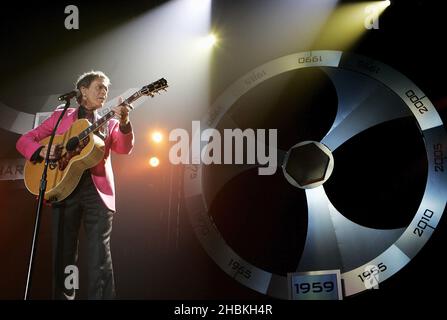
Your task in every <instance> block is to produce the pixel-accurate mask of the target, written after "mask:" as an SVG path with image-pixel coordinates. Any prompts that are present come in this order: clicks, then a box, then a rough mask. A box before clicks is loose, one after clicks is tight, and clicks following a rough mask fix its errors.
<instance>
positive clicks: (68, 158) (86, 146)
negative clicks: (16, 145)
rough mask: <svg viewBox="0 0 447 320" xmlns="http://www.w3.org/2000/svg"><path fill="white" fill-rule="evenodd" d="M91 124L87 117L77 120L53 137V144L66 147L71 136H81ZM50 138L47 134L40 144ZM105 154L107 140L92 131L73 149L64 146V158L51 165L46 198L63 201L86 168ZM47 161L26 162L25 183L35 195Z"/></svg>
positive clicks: (43, 143) (94, 164)
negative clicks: (70, 150)
mask: <svg viewBox="0 0 447 320" xmlns="http://www.w3.org/2000/svg"><path fill="white" fill-rule="evenodd" d="M89 126H90V122H89V121H88V120H86V119H79V120H77V121H75V122H74V123H73V124H72V125H71V127H70V128H69V129H68V130H67V131H66V132H65V133H64V134H62V135H56V136H55V137H54V140H53V145H56V144H61V145H63V146H65V145H66V144H67V141H68V140H69V139H70V138H72V137H76V136H78V135H79V134H80V133H81V132H82V131H83V130H85V129H87V128H88V127H89ZM49 140H50V137H47V138H45V139H43V140H42V141H40V144H42V145H46V144H48V142H49ZM103 157H104V141H103V140H102V139H101V138H99V137H98V136H96V135H95V134H93V133H90V134H89V135H88V139H85V140H84V141H82V142H81V143H80V145H79V146H78V148H77V149H76V150H75V151H73V152H67V150H66V149H65V147H64V148H63V149H62V159H61V160H59V162H58V161H56V162H54V163H53V165H51V164H50V166H49V167H48V171H47V188H46V192H45V199H46V200H50V201H61V200H63V199H65V198H66V197H68V196H69V195H70V194H71V193H72V192H73V190H74V189H75V188H76V186H77V185H78V183H79V181H80V179H81V176H82V174H83V173H84V171H85V170H86V169H89V168H92V167H94V166H96V165H97V164H98V163H99V162H100V161H101V160H102V159H103ZM61 163H63V164H61ZM44 164H45V163H44V161H41V162H37V163H33V162H31V161H29V160H28V161H26V163H25V169H24V180H25V186H26V188H27V189H28V190H29V191H30V192H31V193H32V194H35V195H38V194H39V188H40V180H41V177H42V172H43V168H44Z"/></svg>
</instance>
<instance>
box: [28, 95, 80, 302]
mask: <svg viewBox="0 0 447 320" xmlns="http://www.w3.org/2000/svg"><path fill="white" fill-rule="evenodd" d="M70 99H71V97H70V96H67V97H66V98H65V106H64V109H63V110H62V112H61V115H60V116H59V119H58V120H57V122H56V125H55V126H54V128H53V132H52V133H51V136H50V141H49V142H48V147H47V153H46V155H45V164H44V167H43V172H42V178H41V180H40V188H39V198H38V201H37V211H36V218H35V222H34V233H33V241H32V243H31V255H30V258H29V264H28V275H27V278H26V287H25V297H24V300H28V297H29V288H30V285H31V278H32V271H33V265H34V257H35V255H36V248H37V240H38V235H39V229H40V214H41V212H42V206H43V200H44V196H45V190H46V189H47V171H48V165H49V164H50V151H51V146H52V145H53V139H54V136H55V135H56V130H57V128H58V127H59V123H60V122H61V120H62V118H63V116H64V114H65V112H66V111H67V109H68V107H69V106H70Z"/></svg>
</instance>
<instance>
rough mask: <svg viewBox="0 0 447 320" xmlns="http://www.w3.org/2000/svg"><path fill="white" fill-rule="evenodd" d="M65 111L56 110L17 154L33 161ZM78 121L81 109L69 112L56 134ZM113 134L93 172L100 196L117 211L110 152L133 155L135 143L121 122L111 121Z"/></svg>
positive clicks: (23, 139) (21, 141)
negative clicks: (120, 125) (122, 127)
mask: <svg viewBox="0 0 447 320" xmlns="http://www.w3.org/2000/svg"><path fill="white" fill-rule="evenodd" d="M61 112H62V110H56V111H54V112H53V114H52V115H51V116H50V117H49V118H48V119H47V120H45V121H44V122H42V124H41V125H40V126H38V127H37V128H35V129H33V130H31V131H29V132H27V133H25V134H24V135H22V136H21V137H20V138H19V140H18V141H17V144H16V148H17V150H18V151H19V152H20V153H21V154H22V155H23V156H24V157H25V158H26V159H27V160H29V159H30V158H31V156H32V155H33V154H34V152H35V151H36V150H37V149H38V148H39V147H40V146H41V144H39V141H40V140H42V139H44V138H46V137H48V136H49V135H50V134H51V131H52V130H53V128H54V126H55V124H56V122H57V119H58V118H59V116H60V114H61ZM77 119H78V109H77V108H76V109H75V108H69V109H68V110H67V111H66V113H65V115H64V117H63V118H62V120H61V123H60V124H59V127H58V129H57V131H56V134H62V133H64V132H65V131H67V130H68V129H69V128H70V126H71V124H72V123H73V122H75V121H76V120H77ZM107 125H108V127H109V128H108V129H109V134H108V136H107V138H106V140H105V150H104V159H103V160H102V161H101V162H99V163H98V164H97V165H96V166H95V167H93V168H91V169H90V172H91V174H92V180H93V182H94V184H95V186H96V189H97V190H98V193H99V195H100V196H101V198H102V200H103V201H104V203H105V205H106V206H107V208H109V209H110V210H112V211H115V183H114V179H113V170H112V163H111V159H110V150H113V151H115V152H116V153H120V154H130V152H131V151H132V148H133V143H134V134H133V130H131V132H130V133H127V134H124V133H122V132H121V131H120V129H119V122H118V120H116V119H111V120H109V122H108V124H107Z"/></svg>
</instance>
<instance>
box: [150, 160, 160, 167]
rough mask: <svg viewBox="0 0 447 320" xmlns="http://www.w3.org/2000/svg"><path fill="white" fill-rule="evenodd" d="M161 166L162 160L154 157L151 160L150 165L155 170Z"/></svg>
mask: <svg viewBox="0 0 447 320" xmlns="http://www.w3.org/2000/svg"><path fill="white" fill-rule="evenodd" d="M159 164H160V160H158V158H157V157H152V158H150V159H149V165H150V166H151V167H154V168H155V167H158V165H159Z"/></svg>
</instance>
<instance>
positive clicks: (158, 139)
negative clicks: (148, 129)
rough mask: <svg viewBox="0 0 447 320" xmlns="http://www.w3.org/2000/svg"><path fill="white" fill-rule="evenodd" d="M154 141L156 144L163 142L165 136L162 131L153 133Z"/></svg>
mask: <svg viewBox="0 0 447 320" xmlns="http://www.w3.org/2000/svg"><path fill="white" fill-rule="evenodd" d="M151 137H152V141H154V142H155V143H160V142H161V141H162V140H163V134H162V133H161V132H160V131H154V132H152V135H151Z"/></svg>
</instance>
